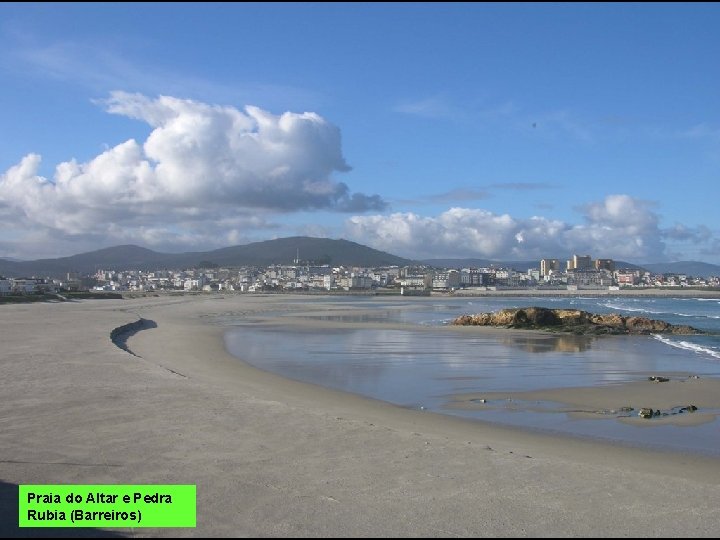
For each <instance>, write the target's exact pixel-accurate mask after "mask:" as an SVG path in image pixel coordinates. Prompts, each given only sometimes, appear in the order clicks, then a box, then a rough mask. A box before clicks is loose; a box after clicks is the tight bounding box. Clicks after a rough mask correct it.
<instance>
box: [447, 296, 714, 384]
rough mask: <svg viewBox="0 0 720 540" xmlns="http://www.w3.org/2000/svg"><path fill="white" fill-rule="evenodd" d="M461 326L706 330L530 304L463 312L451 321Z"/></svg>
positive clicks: (591, 330) (584, 331)
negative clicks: (469, 313) (489, 310)
mask: <svg viewBox="0 0 720 540" xmlns="http://www.w3.org/2000/svg"><path fill="white" fill-rule="evenodd" d="M451 324H454V325H459V326H504V327H507V328H525V329H531V330H550V331H556V332H571V333H574V334H592V335H602V334H658V333H663V334H667V333H670V334H703V333H704V332H703V331H701V330H698V329H696V328H693V327H691V326H686V325H672V324H669V323H666V322H665V321H658V320H653V319H647V318H645V317H623V316H622V315H619V314H617V313H610V314H594V313H588V312H587V311H581V310H579V309H549V308H542V307H527V308H513V309H501V310H500V311H496V312H493V313H478V314H476V315H461V316H460V317H458V318H456V319H455V320H453V321H452V322H451ZM658 382H659V381H658Z"/></svg>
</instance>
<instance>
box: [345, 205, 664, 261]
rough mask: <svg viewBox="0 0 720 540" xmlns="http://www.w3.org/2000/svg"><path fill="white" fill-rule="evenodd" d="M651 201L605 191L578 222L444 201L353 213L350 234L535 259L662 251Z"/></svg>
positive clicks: (414, 249) (653, 255)
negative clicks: (440, 207) (421, 211)
mask: <svg viewBox="0 0 720 540" xmlns="http://www.w3.org/2000/svg"><path fill="white" fill-rule="evenodd" d="M652 207H653V205H652V204H651V203H649V202H647V201H643V200H639V199H636V198H633V197H630V196H629V195H609V196H607V197H606V198H605V199H604V200H602V201H599V202H593V203H590V204H587V205H585V206H583V207H581V208H579V210H580V211H581V213H582V217H583V219H582V222H581V223H578V224H570V223H566V222H564V221H560V220H555V219H550V218H546V217H540V216H534V217H531V218H517V217H513V216H510V215H508V214H495V213H493V212H489V211H487V210H480V209H471V208H451V209H450V210H448V211H446V212H443V213H442V214H440V215H439V216H435V217H424V216H419V215H417V214H414V213H395V214H391V215H385V216H384V215H371V216H354V217H352V218H350V219H348V220H347V222H346V230H347V234H348V236H349V237H350V238H353V239H356V240H358V241H365V242H366V243H367V244H369V245H371V246H373V247H376V248H378V249H382V250H386V251H390V252H394V253H398V254H402V255H406V256H412V257H420V258H422V257H426V258H431V257H487V258H507V259H513V258H514V259H536V258H542V257H553V256H559V257H563V256H567V255H570V254H572V253H589V254H591V255H593V256H594V257H608V258H615V259H625V260H630V261H640V260H644V261H650V260H662V259H664V258H665V256H666V255H665V247H666V246H665V241H664V239H665V236H666V235H665V232H666V231H664V230H661V229H660V227H659V226H658V223H659V217H658V215H657V214H656V213H655V212H654V211H653V210H652Z"/></svg>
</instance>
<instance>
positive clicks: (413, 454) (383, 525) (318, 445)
mask: <svg viewBox="0 0 720 540" xmlns="http://www.w3.org/2000/svg"><path fill="white" fill-rule="evenodd" d="M285 300H286V297H285V296H283V295H276V296H259V295H258V296H249V295H248V296H241V295H238V296H220V295H213V296H196V297H169V296H166V297H156V298H151V297H148V298H136V299H125V300H88V301H80V302H66V303H42V304H32V305H4V306H0V329H2V338H1V343H2V345H1V347H2V348H1V350H0V533H2V534H3V536H11V537H12V536H15V537H24V536H47V535H48V533H49V531H48V530H47V529H19V528H18V527H17V486H18V485H20V484H154V483H157V484H196V485H197V528H195V529H144V528H139V529H132V530H131V529H110V530H107V531H98V530H92V529H65V530H61V529H54V530H53V531H52V535H61V536H71V537H77V536H83V535H87V536H97V535H122V536H143V537H145V536H151V537H157V536H184V537H188V536H190V537H191V536H242V537H247V536H253V537H255V536H257V537H260V536H262V537H267V536H303V537H308V536H323V537H328V536H342V537H354V536H361V537H367V536H379V537H387V536H403V537H407V536H430V537H451V536H461V537H462V536H472V537H479V536H481V537H488V536H502V537H521V536H522V537H524V536H563V537H567V536H600V537H610V536H613V537H615V536H627V537H667V536H672V537H716V536H717V532H718V531H719V530H720V507H719V506H718V504H717V501H718V500H719V497H720V459H717V458H712V457H704V456H698V455H687V454H681V453H672V452H660V451H653V450H647V449H641V448H629V447H626V446H619V445H617V446H616V445H610V444H605V443H599V442H595V441H590V440H583V439H578V438H570V437H562V436H552V435H547V434H539V433H531V432H527V431H522V430H519V429H512V428H502V427H498V426H494V425H487V424H483V423H480V422H472V421H466V420H462V419H460V418H453V417H449V416H445V415H439V414H433V413H428V412H421V411H415V410H409V409H405V408H401V407H397V406H393V405H390V404H387V403H383V402H379V401H373V400H370V399H365V398H362V397H359V396H356V395H350V394H345V393H341V392H336V391H333V390H328V389H324V388H320V387H318V386H314V385H310V384H305V383H300V382H295V381H290V380H287V379H283V378H281V377H279V376H277V375H273V374H270V373H266V372H263V371H260V370H258V369H256V368H253V367H251V366H249V365H247V364H244V363H243V362H241V361H239V360H237V359H236V358H234V357H232V356H230V355H229V354H228V352H227V351H226V350H225V347H224V344H223V339H222V336H223V332H224V328H223V326H221V325H220V324H219V323H218V320H219V319H220V318H221V317H223V316H226V315H230V314H232V315H235V316H237V315H245V316H248V317H262V316H263V314H264V313H266V312H270V311H276V310H278V309H284V308H285V304H284V302H285ZM139 319H146V320H148V321H152V323H153V324H152V325H147V327H146V328H145V329H143V330H141V331H139V332H137V333H135V334H134V335H132V336H130V337H129V338H128V339H127V341H126V343H125V344H126V346H127V349H128V350H123V349H121V348H119V347H118V346H116V344H114V343H113V342H112V341H111V339H110V335H111V332H112V331H113V330H114V329H115V328H118V327H121V326H123V325H127V324H130V323H133V322H136V321H138V320H139ZM306 324H312V323H311V322H308V323H306ZM468 330H471V329H462V331H468ZM473 330H477V329H473ZM485 331H489V332H502V331H501V330H488V329H485ZM630 386H631V385H628V387H619V388H618V387H616V388H614V389H613V390H612V392H614V394H612V395H609V394H605V393H604V392H603V391H600V390H595V389H594V390H593V392H584V391H581V390H572V391H571V390H568V391H567V392H568V393H567V394H566V395H564V396H562V399H564V400H565V401H566V402H568V403H571V404H574V405H577V406H578V407H582V406H588V407H589V406H592V407H603V406H605V405H606V404H607V403H615V402H618V401H622V399H623V398H624V397H625V396H624V395H623V394H622V393H623V392H626V393H627V394H626V395H630V393H631V392H634V391H636V390H637V389H633V388H632V387H630ZM656 391H657V385H656V387H654V388H650V389H648V390H647V392H649V394H648V399H650V397H651V394H652V392H656ZM672 391H673V402H675V401H678V400H679V401H682V400H685V399H689V396H692V398H693V400H694V401H697V402H701V403H703V404H704V405H705V406H708V407H716V408H717V407H720V382H719V381H717V380H702V381H694V382H691V383H688V384H686V385H684V386H683V385H680V384H676V385H674V386H673V387H672ZM538 395H541V397H542V398H543V399H550V398H553V399H555V398H558V396H557V395H554V394H553V395H548V394H547V393H539V394H538ZM658 406H661V405H658Z"/></svg>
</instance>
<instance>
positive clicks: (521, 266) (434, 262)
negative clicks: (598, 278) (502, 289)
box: [422, 259, 644, 272]
mask: <svg viewBox="0 0 720 540" xmlns="http://www.w3.org/2000/svg"><path fill="white" fill-rule="evenodd" d="M422 262H423V263H425V264H427V265H430V266H435V267H439V268H490V267H495V268H512V269H513V270H517V271H518V272H527V271H528V270H529V269H531V268H537V269H539V268H540V259H536V260H532V261H496V260H490V259H425V260H424V261H422ZM563 268H564V266H563ZM615 268H623V269H624V268H627V269H630V270H644V268H643V267H640V266H638V265H636V264H631V263H628V262H625V261H615Z"/></svg>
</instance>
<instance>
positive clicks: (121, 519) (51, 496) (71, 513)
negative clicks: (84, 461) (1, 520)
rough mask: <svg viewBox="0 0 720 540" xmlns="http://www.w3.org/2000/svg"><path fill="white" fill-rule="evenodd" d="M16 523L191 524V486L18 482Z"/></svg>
mask: <svg viewBox="0 0 720 540" xmlns="http://www.w3.org/2000/svg"><path fill="white" fill-rule="evenodd" d="M19 487H20V495H19V499H18V512H19V516H18V517H19V519H18V524H19V526H20V527H103V528H108V527H195V514H196V512H195V510H196V509H195V497H196V488H195V485H152V484H148V485H144V484H141V485H95V484H92V485H21V486H19Z"/></svg>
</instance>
